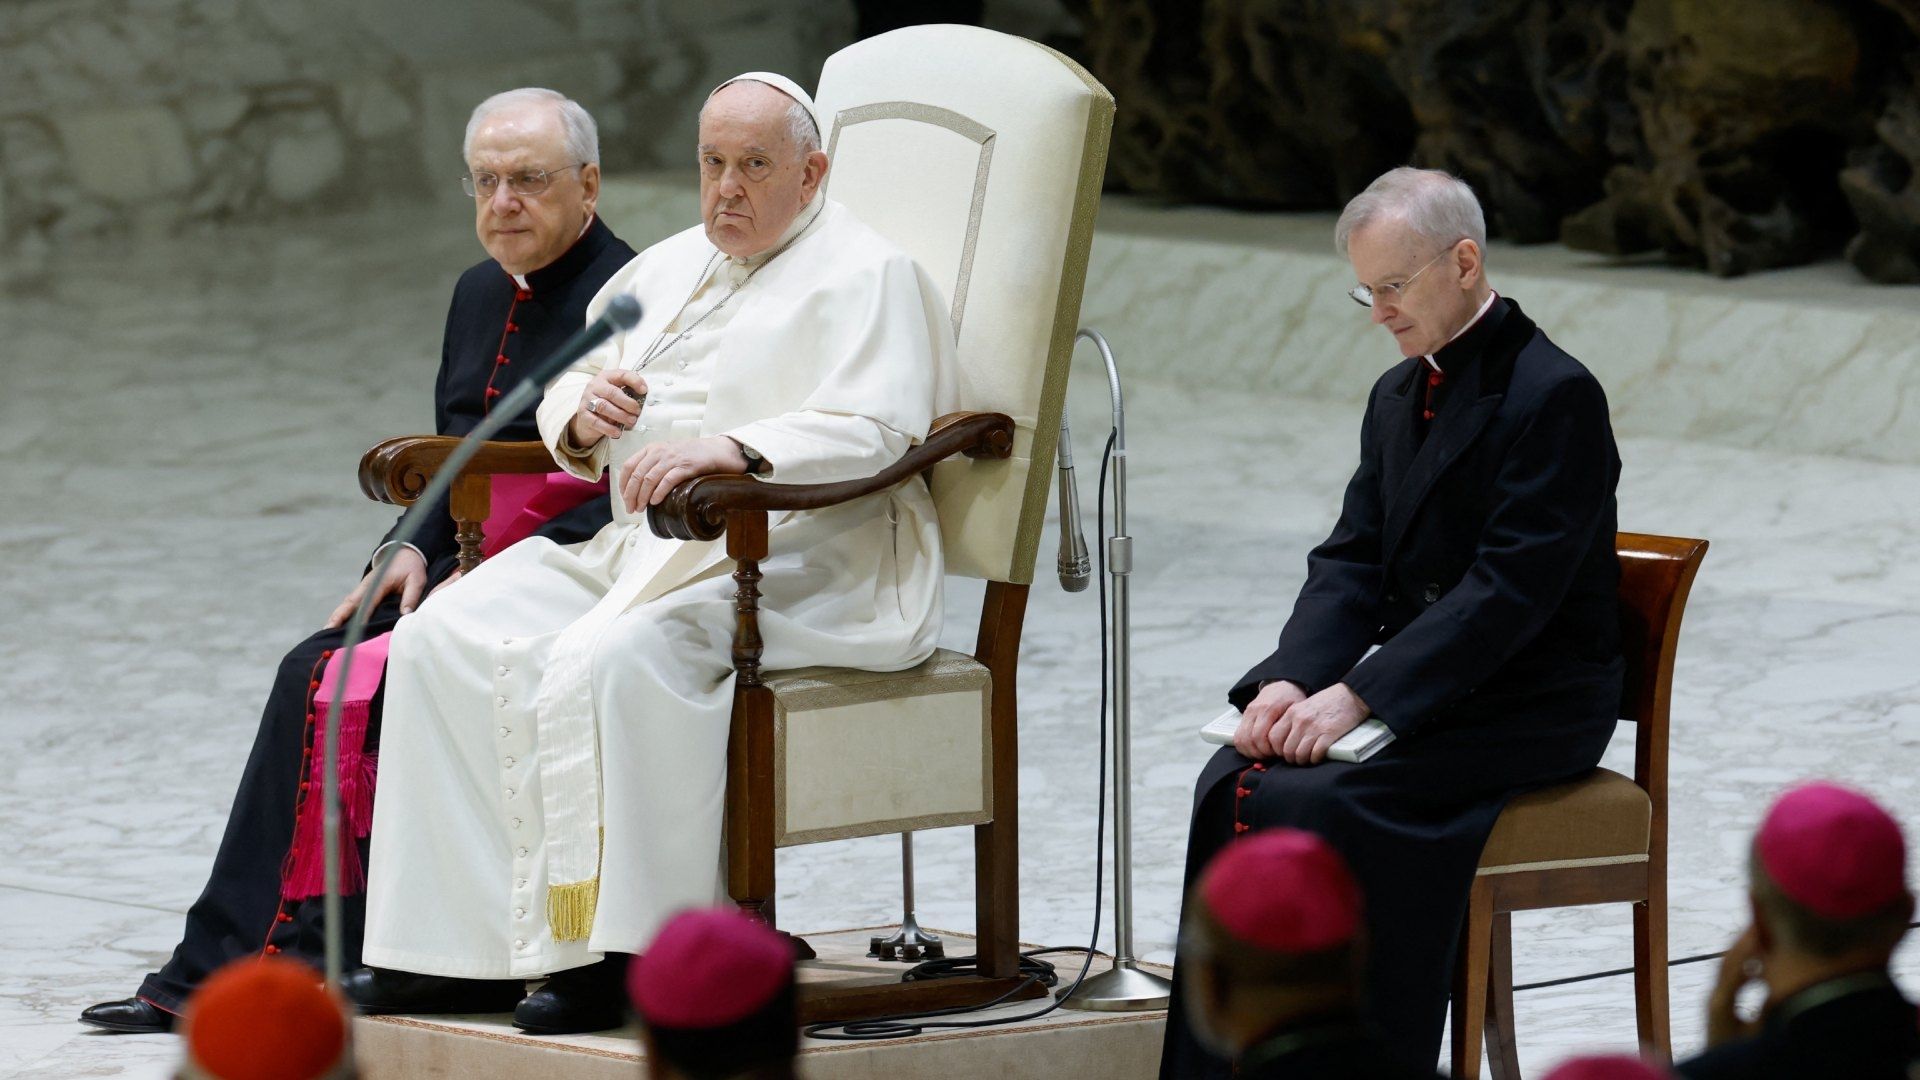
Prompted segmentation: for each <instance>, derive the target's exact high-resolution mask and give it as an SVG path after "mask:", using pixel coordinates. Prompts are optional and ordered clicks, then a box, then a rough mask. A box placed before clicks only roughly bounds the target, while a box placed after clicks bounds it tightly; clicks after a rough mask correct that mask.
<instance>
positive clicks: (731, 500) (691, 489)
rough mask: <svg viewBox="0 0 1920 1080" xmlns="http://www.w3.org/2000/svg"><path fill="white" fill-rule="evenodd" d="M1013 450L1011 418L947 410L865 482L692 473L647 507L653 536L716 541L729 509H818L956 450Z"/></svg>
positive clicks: (1001, 453)
mask: <svg viewBox="0 0 1920 1080" xmlns="http://www.w3.org/2000/svg"><path fill="white" fill-rule="evenodd" d="M1012 453H1013V418H1012V417H1010V416H1008V415H1006V414H1005V413H981V412H959V413H948V414H947V415H945V416H943V417H941V418H940V419H938V420H935V421H934V422H933V430H932V431H930V432H928V434H927V438H926V441H925V442H922V443H921V444H920V445H919V446H916V447H914V448H913V449H911V450H909V451H907V452H906V453H905V454H904V455H902V456H901V458H900V460H898V461H896V462H894V463H893V464H891V465H889V466H887V467H886V468H884V469H882V470H880V471H879V472H877V473H875V474H873V475H872V476H869V477H867V478H865V479H863V480H845V481H842V482H840V483H837V484H771V483H767V482H765V481H762V480H755V479H754V478H752V477H750V476H740V475H737V474H729V473H719V474H715V475H713V476H696V477H694V478H693V479H692V480H688V481H686V482H685V483H682V484H680V485H678V486H677V487H675V488H674V489H673V490H672V491H670V492H668V493H667V497H666V499H665V500H664V501H663V502H661V503H659V504H658V505H656V506H649V507H647V522H648V524H650V525H651V526H652V527H653V534H654V535H655V536H658V537H660V538H662V539H666V540H715V539H718V538H719V537H720V535H721V534H722V533H724V532H726V529H727V513H728V511H733V510H818V509H820V508H821V507H825V506H833V505H836V504H838V503H843V502H847V501H849V500H852V499H857V498H860V497H861V496H863V495H871V494H873V493H874V492H876V491H885V490H886V489H888V488H890V487H893V486H894V485H895V484H898V483H900V482H901V481H903V480H905V479H907V478H908V477H910V476H912V475H914V474H915V473H920V472H925V471H926V470H928V469H930V468H932V467H933V466H934V465H935V464H937V463H938V462H940V461H943V460H945V459H947V458H949V457H952V456H953V455H955V454H965V455H966V456H967V457H970V458H983V459H1005V458H1007V457H1008V456H1010V455H1011V454H1012Z"/></svg>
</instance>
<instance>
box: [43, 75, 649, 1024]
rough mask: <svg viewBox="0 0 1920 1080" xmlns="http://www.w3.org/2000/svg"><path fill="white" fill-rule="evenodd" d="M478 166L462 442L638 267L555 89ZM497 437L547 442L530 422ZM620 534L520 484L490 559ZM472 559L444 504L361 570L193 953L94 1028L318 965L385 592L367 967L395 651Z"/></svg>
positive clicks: (585, 493)
mask: <svg viewBox="0 0 1920 1080" xmlns="http://www.w3.org/2000/svg"><path fill="white" fill-rule="evenodd" d="M465 149H466V159H467V166H468V172H467V174H466V176H465V177H464V178H463V181H464V183H465V185H466V189H467V193H468V194H469V195H472V196H474V198H475V203H474V213H475V230H476V231H477V232H478V234H479V237H480V244H481V246H482V247H483V248H485V249H486V252H487V254H488V255H489V256H491V257H490V258H488V259H487V260H485V261H484V262H481V263H480V264H478V265H476V266H474V267H472V268H470V269H468V270H467V271H466V273H464V274H463V275H461V277H460V282H459V284H458V285H456V286H455V287H454V292H453V304H452V306H451V308H450V309H449V310H448V312H447V324H446V332H445V336H444V337H443V339H442V342H441V349H440V371H439V375H438V376H437V378H436V379H435V380H434V397H433V405H434V409H433V414H434V430H436V431H437V432H439V433H440V434H442V435H464V434H466V433H467V432H469V431H471V430H473V429H474V428H475V427H476V426H478V425H479V423H480V421H481V420H482V419H483V418H484V417H485V416H486V415H487V412H488V410H489V409H491V408H492V406H493V404H494V402H495V401H497V400H498V399H499V398H500V396H501V395H503V394H505V393H506V392H508V391H510V390H512V389H513V387H514V385H515V384H516V383H517V382H518V381H519V380H520V379H521V378H522V377H523V374H524V372H525V371H526V370H527V368H528V366H529V364H530V363H531V362H533V361H536V360H538V359H540V358H542V357H544V356H546V355H548V354H549V353H551V352H552V351H553V350H554V348H555V347H556V346H558V345H559V344H560V342H562V341H564V340H565V339H566V338H567V337H568V336H570V335H571V334H573V333H574V332H575V331H577V330H579V329H580V328H581V327H582V326H584V325H585V323H586V311H587V302H588V301H589V300H591V299H593V296H594V294H595V293H597V292H599V291H600V287H601V286H602V285H604V284H606V282H607V280H608V279H609V278H611V277H612V276H613V274H614V272H615V271H617V270H619V269H620V267H621V266H623V265H625V264H626V263H627V261H628V260H630V259H632V258H633V255H634V251H633V249H632V248H631V247H629V246H627V244H626V243H625V242H624V241H622V240H620V238H618V237H616V236H614V235H613V233H612V231H611V230H609V229H608V228H607V226H606V225H605V224H603V223H602V222H601V221H600V220H599V218H598V217H597V216H595V214H594V205H595V202H596V200H597V198H598V196H599V193H600V166H599V160H600V144H599V135H598V134H597V132H596V130H595V127H594V123H593V118H592V117H591V116H589V115H587V112H586V110H585V109H582V108H581V107H580V106H579V105H578V104H577V103H575V102H573V101H570V100H568V99H567V98H566V97H565V96H563V95H561V94H558V93H555V92H554V91H552V90H537V89H523V90H510V91H508V92H506V93H503V94H498V95H495V96H494V97H491V98H489V99H487V100H486V101H484V102H482V103H481V104H480V107H479V108H477V109H475V110H474V112H473V118H472V120H471V121H469V123H468V125H467V135H466V148H465ZM523 361H524V362H523ZM420 374H424V372H421V373H420ZM394 375H395V382H396V384H411V383H413V382H414V380H415V379H416V375H415V374H413V373H412V372H411V371H407V372H402V371H399V370H396V371H395V373H394ZM497 437H498V438H501V439H508V440H532V439H537V438H539V437H540V435H539V430H538V428H537V426H536V425H535V422H534V417H533V414H532V413H531V412H529V413H527V414H526V415H525V416H521V417H516V418H515V419H514V420H513V421H512V422H511V423H509V424H508V425H507V426H506V427H505V428H504V429H503V430H502V431H501V433H500V435H499V436H497ZM610 519H611V510H610V507H609V505H608V502H607V498H606V495H605V484H604V483H601V484H591V483H587V482H585V481H582V480H577V479H575V478H573V477H571V476H567V475H565V474H556V475H555V476H552V477H540V476H530V477H514V478H511V480H505V481H501V482H496V484H495V489H494V496H493V516H492V518H491V519H490V520H489V521H488V522H487V524H486V534H487V536H486V542H485V544H484V545H483V546H482V550H483V552H484V553H486V554H489V555H491V554H492V553H493V552H495V551H498V550H500V549H501V548H503V547H505V546H506V545H507V544H509V543H512V542H513V541H514V540H517V539H521V538H524V537H526V536H528V535H539V536H544V537H547V538H548V539H551V540H552V541H554V542H555V543H560V544H568V543H574V542H577V541H580V540H585V539H586V538H587V537H590V536H592V535H593V534H594V533H596V532H598V531H599V529H600V527H601V526H603V525H605V524H606V523H607V522H608V521H609V520H610ZM457 547H458V545H457V543H456V541H455V538H454V527H453V518H452V516H451V515H450V514H449V513H448V512H447V509H446V507H445V506H444V504H443V505H442V506H439V507H436V508H433V509H431V510H430V511H428V526H427V528H426V529H425V530H424V531H423V532H422V533H421V534H420V536H419V537H418V539H416V540H415V542H414V543H413V544H411V545H409V548H410V549H411V550H408V551H403V552H401V553H400V555H399V556H398V557H397V558H395V560H394V561H393V564H392V567H391V569H390V570H389V571H388V573H387V574H386V576H385V577H384V578H382V579H381V580H378V581H375V580H373V578H372V574H371V572H370V571H363V573H365V576H364V577H363V578H362V579H361V581H360V583H359V584H358V585H357V586H355V588H354V589H353V590H352V591H351V592H349V593H348V594H347V597H346V598H345V599H344V600H342V601H341V602H340V606H339V607H338V608H336V609H335V610H334V612H333V614H332V616H331V617H330V618H329V619H328V620H327V625H326V627H325V628H324V629H322V630H321V631H319V632H318V633H316V634H314V635H313V636H311V637H309V638H307V639H306V640H305V641H303V642H301V643H300V644H299V645H296V646H294V648H293V650H292V651H291V652H289V653H288V654H287V656H286V658H285V659H284V660H282V661H281V663H280V668H279V671H278V673H277V674H276V676H275V678H274V681H273V687H272V689H271V690H270V691H269V693H268V695H267V704H266V711H265V713H264V715H262V717H261V719H260V728H259V732H258V734H256V735H255V737H254V743H253V752H252V754H251V755H250V756H249V758H248V760H247V766H246V771H245V772H244V773H243V774H242V775H241V778H240V789H239V792H238V793H237V794H236V795H235V797H234V802H233V809H232V811H231V813H230V814H229V816H228V819H227V830H226V835H225V836H224V837H223V838H222V839H221V841H220V848H219V852H218V853H217V854H216V855H215V856H214V862H213V871H212V873H211V875H210V876H209V877H208V880H207V885H206V889H205V891H204V892H203V893H202V894H201V896H200V899H199V900H198V901H196V902H195V903H194V905H193V908H192V909H191V910H190V911H188V913H187V924H186V933H185V936H184V937H183V938H182V939H181V942H180V945H179V947H178V948H176V949H175V950H174V953H173V957H172V959H170V960H168V961H167V963H166V965H165V966H164V967H162V968H161V969H160V970H159V971H158V972H155V973H153V974H151V975H148V976H147V978H146V981H145V982H144V983H142V984H141V986H140V990H139V992H138V993H137V994H135V995H134V996H133V997H130V998H125V999H122V1000H119V1001H109V1002H103V1003H101V1004H98V1005H95V1006H93V1007H91V1008H89V1009H87V1010H86V1011H85V1012H83V1013H81V1015H80V1019H81V1020H83V1021H85V1022H86V1023H89V1024H93V1025H95V1026H98V1027H102V1028H106V1029H107V1030H109V1031H120V1032H153V1031H167V1030H170V1029H171V1028H172V1027H173V1024H174V1019H175V1017H176V1016H177V1015H178V1014H179V1012H180V1009H181V1006H182V1004H183V1003H184V1002H185V1001H186V999H187V997H188V996H189V995H190V994H192V992H193V990H194V989H195V987H197V986H198V985H199V984H200V982H201V980H202V979H204V978H205V977H206V976H207V975H208V974H209V973H211V972H213V971H215V970H216V969H218V968H220V967H222V966H223V965H225V964H226V963H227V962H228V961H230V960H233V959H235V958H237V957H242V956H248V955H271V954H284V955H287V956H292V957H298V958H300V959H303V960H308V961H311V962H312V963H314V964H316V965H318V964H319V963H320V962H321V959H322V952H323V948H324V946H323V927H322V924H321V901H320V893H321V891H322V882H323V878H324V875H325V869H326V867H325V859H324V857H323V856H322V854H321V851H320V849H321V843H322V841H321V831H320V819H321V807H320V798H319V794H320V788H321V783H320V781H321V780H322V776H321V774H320V772H319V769H320V764H319V761H318V759H319V758H320V757H321V753H320V747H321V746H322V738H323V736H322V725H323V723H324V720H325V717H326V714H327V706H328V704H329V703H330V701H331V696H330V695H331V694H332V692H333V688H334V682H333V680H332V679H331V678H330V677H329V672H330V669H331V667H332V665H334V664H335V663H338V660H339V658H338V657H336V655H335V653H334V649H335V647H336V646H338V645H339V643H340V639H341V637H342V636H343V629H342V628H343V626H344V624H345V623H346V620H347V618H348V617H349V616H350V615H351V614H352V612H353V609H354V607H355V606H356V605H357V604H359V602H360V599H361V597H362V596H364V595H365V594H366V593H367V591H368V590H372V591H373V592H374V593H375V594H376V595H377V596H378V597H380V606H379V607H378V608H376V609H375V611H374V615H373V620H372V622H371V623H370V624H369V631H370V633H373V634H378V635H382V636H380V637H377V638H375V639H374V640H372V641H369V642H367V643H366V645H364V646H362V647H361V648H360V649H359V650H358V651H357V652H356V660H357V662H356V663H355V664H354V666H353V668H352V672H351V674H352V678H353V681H352V682H351V683H349V684H348V686H347V687H346V691H347V692H346V695H345V700H344V701H343V702H342V703H341V705H342V713H343V717H344V718H343V721H342V723H341V747H340V749H341V760H340V776H341V781H340V783H341V792H342V800H343V802H344V804H345V809H346V824H347V825H349V826H351V827H352V830H353V835H354V836H357V837H359V838H362V839H361V841H360V842H359V843H357V844H356V843H349V844H345V845H343V847H344V849H345V850H344V851H343V852H342V853H341V864H342V865H341V869H342V880H343V882H344V883H345V885H346V892H347V893H349V894H350V895H348V896H346V897H345V901H346V902H345V904H344V905H343V907H342V911H343V913H344V915H345V920H344V921H345V925H343V926H342V927H341V931H342V933H341V938H342V941H343V943H344V945H345V951H346V962H347V963H348V964H352V963H355V962H356V958H357V957H358V956H359V955H360V941H361V928H362V918H363V912H364V905H365V897H364V896H363V895H360V894H362V893H364V891H365V890H364V887H363V884H362V883H363V882H364V876H363V867H364V861H363V860H364V859H365V857H366V850H365V847H366V844H365V840H364V838H365V837H366V836H367V833H368V828H369V823H370V819H371V817H372V807H373V778H374V761H375V753H376V747H377V744H378V740H379V723H378V720H377V716H378V706H379V704H380V696H381V695H382V694H383V693H384V688H383V687H382V686H381V685H380V684H381V681H382V669H383V667H384V664H383V663H382V661H383V660H384V658H385V645H386V638H385V635H386V633H387V632H388V631H390V630H391V629H392V628H393V626H394V624H395V623H396V622H397V621H398V620H399V618H400V616H402V615H405V614H407V613H408V612H410V611H412V610H413V609H414V608H415V606H417V605H418V604H419V603H420V601H421V598H422V597H423V596H425V595H427V594H428V591H429V590H430V589H438V587H439V586H441V585H444V584H446V583H447V582H449V581H451V580H453V579H454V578H456V577H458V576H459V573H458V571H457V570H456V569H455V566H454V564H455V553H456V550H457ZM376 554H377V552H376ZM369 565H371V564H369Z"/></svg>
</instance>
